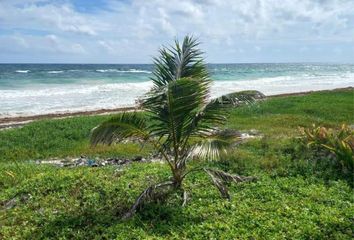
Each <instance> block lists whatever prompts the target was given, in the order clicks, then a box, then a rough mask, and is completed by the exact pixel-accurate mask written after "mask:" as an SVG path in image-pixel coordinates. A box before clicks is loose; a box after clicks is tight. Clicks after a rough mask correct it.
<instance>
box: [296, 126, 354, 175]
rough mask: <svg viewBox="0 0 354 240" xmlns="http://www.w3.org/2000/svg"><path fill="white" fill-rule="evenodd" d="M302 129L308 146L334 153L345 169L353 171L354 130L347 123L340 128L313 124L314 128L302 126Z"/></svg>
mask: <svg viewBox="0 0 354 240" xmlns="http://www.w3.org/2000/svg"><path fill="white" fill-rule="evenodd" d="M300 131H301V132H302V135H303V140H304V142H305V143H306V144H307V146H308V147H310V148H311V147H314V148H317V149H318V150H320V151H321V150H325V151H327V152H329V153H331V154H333V155H334V156H335V159H336V160H337V161H338V163H339V164H340V166H341V167H342V169H343V171H349V172H351V173H352V172H353V169H354V166H353V165H354V154H353V153H354V135H353V133H354V132H353V130H352V129H351V128H349V127H348V126H346V125H345V124H343V125H342V126H341V128H340V129H339V130H334V129H331V128H325V127H320V126H319V127H316V126H315V125H313V127H312V128H308V129H304V128H302V129H300Z"/></svg>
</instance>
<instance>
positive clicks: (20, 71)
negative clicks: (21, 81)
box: [15, 70, 30, 73]
mask: <svg viewBox="0 0 354 240" xmlns="http://www.w3.org/2000/svg"><path fill="white" fill-rule="evenodd" d="M29 71H30V70H16V71H15V72H17V73H28V72H29Z"/></svg>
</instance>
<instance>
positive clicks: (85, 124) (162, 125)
mask: <svg viewBox="0 0 354 240" xmlns="http://www.w3.org/2000/svg"><path fill="white" fill-rule="evenodd" d="M196 46H197V42H196V41H194V40H193V39H191V38H188V37H187V38H186V39H185V40H184V42H183V43H182V44H181V45H180V44H179V43H178V42H176V45H175V46H174V47H173V48H171V49H162V50H161V51H160V57H159V58H156V59H155V67H156V68H155V72H154V73H153V76H154V77H153V78H152V80H153V83H154V87H153V88H152V90H151V91H150V92H149V93H148V94H147V95H146V96H144V97H143V98H142V99H140V100H139V103H140V106H141V109H142V110H144V111H139V112H126V113H120V114H116V115H106V116H81V117H70V118H64V119H47V120H38V121H34V122H32V123H29V124H26V125H24V126H22V127H18V128H13V129H4V130H1V131H0V239H352V237H353V235H354V231H353V212H354V198H353V186H354V181H353V141H354V140H353V123H354V114H353V99H354V91H353V89H352V88H348V89H342V90H333V91H322V92H313V93H306V94H294V95H284V96H273V97H268V98H266V99H262V101H255V100H256V99H258V98H263V97H264V96H263V95H262V94H261V93H259V92H256V91H251V92H250V91H248V92H241V93H233V94H229V95H225V96H223V97H220V98H218V99H210V98H209V86H210V79H209V75H208V73H207V71H206V69H205V65H204V63H203V60H202V58H201V52H199V50H197V49H195V47H196ZM245 103H247V104H245ZM248 103H252V104H248ZM226 116H227V117H226ZM102 143H103V144H102ZM80 156H81V157H82V158H84V159H88V162H89V163H90V164H86V165H80V166H74V165H67V166H68V167H60V166H57V165H54V164H50V163H48V161H47V160H50V159H52V160H53V158H61V159H63V158H64V159H65V158H67V159H68V160H70V159H71V158H77V157H80ZM108 158H114V159H116V160H117V159H118V160H117V162H120V163H121V164H115V165H105V164H101V165H99V164H95V163H96V162H98V161H100V160H102V159H108ZM152 158H155V159H156V158H157V160H158V161H143V160H142V159H152ZM121 159H134V161H130V160H127V161H120V160H121ZM42 160H43V161H42ZM191 160H193V161H191ZM205 160H213V161H205ZM114 161H115V160H114ZM45 162H47V163H46V164H44V163H45ZM186 176H188V177H186ZM245 176H256V178H255V177H245ZM251 180H252V181H251ZM253 180H255V181H253ZM230 182H237V184H231V183H230ZM246 182H247V183H246ZM210 183H212V184H214V185H215V186H216V188H212V187H210V186H211V185H210ZM161 189H163V190H164V191H161ZM187 193H188V194H187ZM139 194H140V195H139ZM220 194H221V196H222V197H224V198H225V199H222V198H220Z"/></svg>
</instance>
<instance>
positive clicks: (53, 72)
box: [48, 71, 64, 74]
mask: <svg viewBox="0 0 354 240" xmlns="http://www.w3.org/2000/svg"><path fill="white" fill-rule="evenodd" d="M62 72H64V71H48V73H51V74H55V73H62Z"/></svg>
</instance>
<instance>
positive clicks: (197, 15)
mask: <svg viewBox="0 0 354 240" xmlns="http://www.w3.org/2000/svg"><path fill="white" fill-rule="evenodd" d="M185 34H193V35H195V36H197V37H198V38H199V39H200V41H201V42H202V45H201V48H202V49H203V50H204V51H205V52H206V57H207V61H208V62H212V63H225V62H233V63H238V62H351V63H353V62H354V0H168V1H166V0H149V1H148V0H120V1H119V0H91V1H89V0H56V1H55V0H52V1H48V0H47V1H45V0H27V1H25V0H1V1H0V62H41V63H46V62H52V63H55V62H59V63H150V62H151V57H152V56H154V55H156V52H157V49H158V48H159V47H160V46H161V45H162V44H168V43H170V42H172V40H173V39H174V38H175V37H179V38H181V37H183V36H184V35H185Z"/></svg>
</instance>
